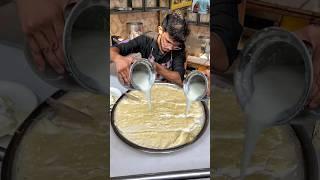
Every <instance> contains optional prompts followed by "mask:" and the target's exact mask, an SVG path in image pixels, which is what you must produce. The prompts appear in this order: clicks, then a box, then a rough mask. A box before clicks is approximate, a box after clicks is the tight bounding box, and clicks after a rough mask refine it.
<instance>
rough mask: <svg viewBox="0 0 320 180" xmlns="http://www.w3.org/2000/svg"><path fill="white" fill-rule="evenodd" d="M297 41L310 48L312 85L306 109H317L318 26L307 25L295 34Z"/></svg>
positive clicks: (319, 79) (319, 85) (319, 92)
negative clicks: (304, 43)
mask: <svg viewBox="0 0 320 180" xmlns="http://www.w3.org/2000/svg"><path fill="white" fill-rule="evenodd" d="M295 33H296V35H297V36H298V37H299V39H301V40H304V41H307V42H309V43H310V44H311V46H312V65H313V84H312V91H311V95H310V98H309V100H308V107H309V108H310V109H315V108H319V105H320V26H317V25H309V26H307V27H305V28H303V29H300V30H298V31H296V32H295Z"/></svg>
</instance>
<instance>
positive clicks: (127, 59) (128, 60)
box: [114, 56, 134, 84]
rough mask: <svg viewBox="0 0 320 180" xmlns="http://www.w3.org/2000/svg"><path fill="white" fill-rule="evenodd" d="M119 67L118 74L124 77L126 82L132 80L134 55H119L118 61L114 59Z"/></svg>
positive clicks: (123, 79)
mask: <svg viewBox="0 0 320 180" xmlns="http://www.w3.org/2000/svg"><path fill="white" fill-rule="evenodd" d="M114 62H115V64H116V68H117V73H118V76H119V77H120V78H121V79H122V81H123V82H124V83H125V84H129V82H130V75H129V72H130V66H131V64H132V63H133V62H134V58H133V57H132V56H119V57H118V58H117V60H116V61H114Z"/></svg>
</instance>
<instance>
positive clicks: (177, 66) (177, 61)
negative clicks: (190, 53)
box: [172, 52, 186, 81]
mask: <svg viewBox="0 0 320 180" xmlns="http://www.w3.org/2000/svg"><path fill="white" fill-rule="evenodd" d="M176 54H177V55H176V56H175V57H174V59H173V61H172V70H173V71H176V72H178V73H179V74H180V77H181V80H182V81H183V80H184V73H185V69H184V63H185V61H186V55H185V53H184V52H182V53H176Z"/></svg>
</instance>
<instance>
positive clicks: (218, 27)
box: [210, 0, 242, 72]
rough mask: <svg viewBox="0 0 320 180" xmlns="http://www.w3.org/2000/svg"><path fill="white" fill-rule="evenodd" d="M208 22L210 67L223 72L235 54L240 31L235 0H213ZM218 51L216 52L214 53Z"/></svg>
mask: <svg viewBox="0 0 320 180" xmlns="http://www.w3.org/2000/svg"><path fill="white" fill-rule="evenodd" d="M210 14H211V17H212V21H211V22H212V23H210V31H211V35H212V36H211V37H213V43H211V44H213V45H212V46H211V47H210V48H211V49H212V51H211V59H212V60H213V63H212V66H211V67H212V68H213V71H216V72H224V71H226V70H228V68H229V67H230V66H231V64H232V63H233V60H234V59H235V58H236V56H237V46H238V42H239V40H240V36H241V33H242V26H241V24H240V23H239V17H238V1H237V0H214V1H213V5H212V8H211V12H210ZM215 53H218V54H215Z"/></svg>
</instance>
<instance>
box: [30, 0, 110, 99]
mask: <svg viewBox="0 0 320 180" xmlns="http://www.w3.org/2000/svg"><path fill="white" fill-rule="evenodd" d="M107 11H108V6H107V2H106V1H103V0H96V1H86V0H81V1H79V2H78V3H77V4H76V5H75V6H74V7H72V8H71V9H66V13H65V27H64V33H63V50H64V53H65V54H64V55H65V57H64V58H65V66H66V67H65V70H66V73H65V74H63V75H61V74H58V73H56V72H55V71H54V70H53V68H51V67H50V66H49V65H46V69H45V71H39V70H38V68H37V67H36V65H35V63H34V60H33V57H32V55H31V53H30V49H29V47H26V49H25V54H26V57H27V60H28V63H29V65H30V66H31V68H32V69H33V71H34V72H35V73H36V74H37V75H38V76H39V77H40V78H41V79H43V80H44V81H46V82H47V83H49V84H51V85H52V86H54V87H57V88H59V89H64V90H85V91H91V92H93V93H100V94H106V92H107V89H108V88H107V60H106V57H108V56H109V51H107V50H106V47H108V44H109V42H108V41H109V38H108V37H107V36H106V35H107V34H106V32H107V29H108V27H107V20H108V15H107ZM81 49H82V50H81Z"/></svg>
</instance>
